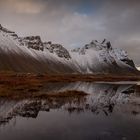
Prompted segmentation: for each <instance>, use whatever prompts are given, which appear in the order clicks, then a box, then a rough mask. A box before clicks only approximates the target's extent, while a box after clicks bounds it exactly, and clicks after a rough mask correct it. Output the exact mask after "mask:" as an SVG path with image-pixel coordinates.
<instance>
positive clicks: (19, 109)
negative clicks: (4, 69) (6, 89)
mask: <svg viewBox="0 0 140 140" xmlns="http://www.w3.org/2000/svg"><path fill="white" fill-rule="evenodd" d="M42 90H43V92H44V91H45V92H48V93H50V94H51V92H56V91H57V92H61V91H67V90H77V91H84V92H86V93H88V94H89V95H87V96H80V97H78V96H77V97H65V98H63V97H61V98H52V97H48V98H45V99H43V98H42V99H31V98H30V99H23V100H12V99H4V98H1V99H0V128H1V127H2V128H3V127H6V126H8V124H9V123H10V121H12V120H14V119H16V120H17V121H18V119H19V117H22V118H36V119H37V118H38V115H39V114H42V113H45V112H48V113H50V114H51V113H52V112H55V111H56V112H57V113H58V114H59V113H60V114H61V113H67V114H68V116H71V115H73V114H74V115H79V116H80V115H82V114H85V115H87V116H88V115H89V116H90V115H96V116H97V117H99V118H101V117H100V116H102V118H105V117H114V116H121V117H124V118H126V120H127V117H131V116H133V117H136V119H138V121H140V92H139V86H138V85H136V84H105V83H84V82H78V83H55V84H54V83H53V84H51V83H50V84H46V85H45V87H44V89H42ZM53 117H55V116H53ZM53 117H52V118H53ZM56 117H57V116H56ZM63 117H64V116H63V115H62V117H61V120H60V121H63ZM87 118H88V117H87ZM87 118H86V119H87ZM99 118H98V119H99ZM64 119H65V118H64ZM79 119H80V117H79ZM86 119H85V121H86ZM19 121H20V119H19ZM30 121H31V120H30ZM42 121H43V120H42ZM79 121H80V120H79ZM116 121H118V120H116ZM87 122H88V121H87ZM138 125H139V126H140V124H138ZM67 127H69V126H67ZM97 127H99V126H97ZM106 128H107V126H106ZM60 129H61V128H60ZM83 129H84V128H83ZM85 129H86V128H85ZM127 129H128V128H127ZM71 131H72V130H71ZM139 132H140V129H139ZM5 133H6V132H5ZM104 133H105V134H104V135H108V134H106V133H108V132H104ZM109 133H111V132H109ZM135 133H136V132H135ZM0 136H1V133H0ZM115 137H116V139H117V138H118V136H115ZM138 137H139V134H137V133H136V134H135V139H137V138H138ZM44 138H45V136H44ZM46 138H48V137H46ZM91 138H95V137H91ZM96 138H97V139H98V137H96ZM109 138H110V139H115V138H114V137H107V139H109ZM121 138H122V139H123V136H121ZM125 138H127V136H125V137H124V139H125ZM128 138H129V139H131V136H129V137H128ZM139 138H140V137H139ZM7 139H8V138H7ZM7 139H6V140H7ZM36 139H37V138H36ZM73 139H74V138H73ZM83 139H84V138H83ZM99 139H101V137H100V136H99Z"/></svg>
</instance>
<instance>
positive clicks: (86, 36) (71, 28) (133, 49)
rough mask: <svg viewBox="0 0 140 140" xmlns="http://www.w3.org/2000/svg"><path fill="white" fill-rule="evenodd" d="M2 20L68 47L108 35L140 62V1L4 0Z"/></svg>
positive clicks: (23, 33) (0, 9)
mask: <svg viewBox="0 0 140 140" xmlns="http://www.w3.org/2000/svg"><path fill="white" fill-rule="evenodd" d="M0 23H1V24H2V25H3V26H4V27H6V28H8V29H11V30H13V31H15V32H17V34H18V35H19V36H27V35H40V36H41V38H42V40H43V41H52V42H54V43H61V44H62V45H64V47H66V48H71V47H81V46H84V45H85V44H86V43H89V42H90V41H91V40H94V39H97V40H99V41H102V40H103V39H104V38H106V39H108V40H110V41H111V42H112V46H113V47H115V48H117V47H119V48H122V49H125V50H126V51H127V52H128V54H129V55H130V57H131V58H132V59H133V60H134V61H135V63H136V64H137V65H140V57H139V56H140V55H139V54H140V0H0Z"/></svg>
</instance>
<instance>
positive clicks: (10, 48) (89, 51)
mask: <svg viewBox="0 0 140 140" xmlns="http://www.w3.org/2000/svg"><path fill="white" fill-rule="evenodd" d="M0 70H12V71H16V72H39V73H42V72H43V73H44V72H47V73H127V72H128V73H130V72H136V71H137V70H136V67H135V65H134V63H133V61H132V60H131V59H129V57H128V55H127V53H126V52H125V51H123V50H121V49H114V48H113V47H112V45H111V43H110V42H109V41H107V40H106V39H104V40H103V41H102V42H98V41H97V40H93V41H91V42H90V43H89V44H86V45H85V46H84V47H81V48H76V49H74V50H72V51H68V50H67V49H66V48H64V47H63V46H62V45H61V44H54V43H52V42H51V41H49V42H43V41H42V40H41V37H40V36H27V37H18V35H17V34H16V33H15V32H12V31H9V30H8V29H6V28H4V27H2V26H1V25H0Z"/></svg>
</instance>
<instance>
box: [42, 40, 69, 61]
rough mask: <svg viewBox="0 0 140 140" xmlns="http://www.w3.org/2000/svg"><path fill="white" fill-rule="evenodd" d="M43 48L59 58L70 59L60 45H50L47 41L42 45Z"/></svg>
mask: <svg viewBox="0 0 140 140" xmlns="http://www.w3.org/2000/svg"><path fill="white" fill-rule="evenodd" d="M44 48H46V49H48V50H49V52H50V53H55V54H56V55H57V56H58V57H60V58H65V59H67V60H69V59H71V56H70V54H69V52H68V50H67V49H65V48H64V47H63V46H62V45H60V44H52V42H51V41H49V42H45V43H44Z"/></svg>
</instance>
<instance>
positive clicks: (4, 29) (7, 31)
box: [0, 24, 15, 33]
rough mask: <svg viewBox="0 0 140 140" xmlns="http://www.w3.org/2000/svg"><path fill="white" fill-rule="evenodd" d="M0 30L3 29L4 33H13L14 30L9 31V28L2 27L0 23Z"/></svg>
mask: <svg viewBox="0 0 140 140" xmlns="http://www.w3.org/2000/svg"><path fill="white" fill-rule="evenodd" d="M0 31H3V32H5V33H15V32H13V31H10V30H8V29H6V28H4V27H3V26H2V25H1V24H0Z"/></svg>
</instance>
